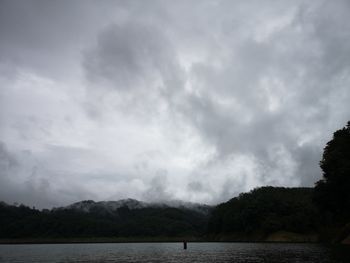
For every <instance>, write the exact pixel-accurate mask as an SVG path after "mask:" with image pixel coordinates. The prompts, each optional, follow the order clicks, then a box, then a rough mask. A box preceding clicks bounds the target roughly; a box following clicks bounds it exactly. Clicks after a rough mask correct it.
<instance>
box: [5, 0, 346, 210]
mask: <svg viewBox="0 0 350 263" xmlns="http://www.w3.org/2000/svg"><path fill="white" fill-rule="evenodd" d="M349 11H350V5H349V2H348V1H342V0H339V1H321V0H320V1H313V2H310V1H302V0H300V1H293V2H291V1H267V2H264V3H262V2H261V1H201V2H198V1H176V2H174V1H168V2H164V1H147V2H146V1H99V2H96V1H86V2H84V3H83V2H82V1H74V2H71V1H69V2H68V1H59V2H54V3H50V2H46V1H26V2H24V3H22V2H19V1H2V2H1V8H0V37H1V39H2V41H1V43H0V83H1V85H2V88H1V90H0V100H1V106H0V107H1V112H0V117H1V120H0V140H1V141H3V142H4V144H3V146H1V148H0V150H1V159H2V161H1V163H0V164H1V167H2V174H1V178H0V180H1V182H2V184H1V185H2V186H1V188H3V190H2V191H1V198H2V199H3V200H8V201H20V199H21V200H22V199H23V200H27V201H28V203H30V204H39V201H38V200H39V199H40V198H39V197H40V196H42V197H43V198H42V199H43V201H42V202H41V203H40V206H45V205H46V206H52V205H56V204H62V203H68V202H71V201H78V200H79V199H83V198H89V199H92V198H96V199H110V198H126V197H132V198H140V199H146V200H150V201H154V200H156V199H159V200H160V199H162V200H166V199H172V198H174V199H187V200H189V201H200V202H210V203H215V202H218V201H223V200H226V199H228V198H231V197H232V196H234V195H237V194H239V193H240V192H242V191H248V190H250V189H252V188H253V187H256V186H260V185H266V184H269V185H284V186H312V185H313V184H314V182H315V181H317V180H318V179H319V178H320V177H321V171H320V169H319V166H318V162H319V160H320V159H321V155H322V150H323V147H324V145H325V143H326V142H327V141H328V140H329V139H330V138H331V135H332V132H334V131H335V130H336V129H338V128H340V127H342V126H343V125H345V123H346V121H347V120H348V119H349V118H350V106H349V105H350V104H349V103H348V102H349V101H350V92H349V83H350V75H349V72H350V62H349V61H350V57H349V56H350V46H349V45H348V44H347V43H349V41H350V34H349V33H348V32H350V23H349V18H348V13H349ZM160 171H166V172H160ZM10 174H12V175H11V176H10ZM8 189H11V190H8ZM10 192H11V193H10ZM48 192H50V193H51V194H48ZM25 197H27V198H25Z"/></svg>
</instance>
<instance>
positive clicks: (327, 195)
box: [315, 121, 350, 223]
mask: <svg viewBox="0 0 350 263" xmlns="http://www.w3.org/2000/svg"><path fill="white" fill-rule="evenodd" d="M320 166H321V169H322V171H323V179H322V180H320V181H318V182H317V183H316V187H315V201H316V203H317V204H318V205H319V207H320V208H321V209H323V210H324V211H329V212H330V213H332V214H333V217H334V219H335V220H336V221H338V222H339V223H345V222H348V221H349V220H350V121H349V122H348V123H347V126H346V127H344V128H342V129H340V130H338V131H336V132H335V133H334V134H333V139H332V140H331V141H329V142H328V143H327V145H326V147H325V148H324V152H323V157H322V160H321V161H320Z"/></svg>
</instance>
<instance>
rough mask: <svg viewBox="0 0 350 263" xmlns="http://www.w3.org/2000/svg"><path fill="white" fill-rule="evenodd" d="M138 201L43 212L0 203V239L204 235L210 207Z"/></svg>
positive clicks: (83, 204)
mask: <svg viewBox="0 0 350 263" xmlns="http://www.w3.org/2000/svg"><path fill="white" fill-rule="evenodd" d="M138 202H139V201H136V200H132V199H126V201H125V200H124V201H122V202H118V201H116V202H113V201H111V203H109V202H107V203H105V202H101V203H100V202H94V201H92V200H88V201H82V202H78V203H75V204H72V205H70V206H67V207H61V208H54V209H52V210H48V209H44V210H42V211H40V210H37V209H34V208H29V207H26V206H24V205H20V206H12V205H8V204H5V203H3V202H2V203H0V238H23V237H31V238H37V237H41V238H42V237H50V238H52V237H55V238H56V237H179V236H190V237H198V236H202V235H204V233H205V232H206V226H207V221H208V216H209V215H208V212H206V213H204V212H203V211H205V210H206V209H208V211H209V209H210V207H209V206H206V205H203V209H202V210H200V211H198V208H200V207H201V205H196V209H191V208H187V207H185V206H184V203H183V204H182V205H181V206H179V207H178V208H176V207H170V206H168V205H165V204H164V205H160V204H157V205H151V204H147V203H143V204H142V203H141V202H140V204H139V203H138ZM146 204H147V205H146ZM112 205H114V206H112ZM191 205H192V206H195V205H194V204H191ZM111 207H112V208H113V209H111Z"/></svg>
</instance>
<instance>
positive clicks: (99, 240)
mask: <svg viewBox="0 0 350 263" xmlns="http://www.w3.org/2000/svg"><path fill="white" fill-rule="evenodd" d="M184 241H186V242H187V243H264V244H288V243H292V244H324V243H323V242H315V241H285V240H276V241H268V240H213V239H185V238H183V239H172V238H169V239H168V238H159V239H157V238H144V239H131V238H130V239H128V238H62V239H61V238H58V239H52V238H50V239H45V238H32V239H25V238H19V239H0V245H26V244H28V245H30V244H33V245H35V244H36V245H44V244H108V243H109V244H117V243H125V244H127V243H183V242H184Z"/></svg>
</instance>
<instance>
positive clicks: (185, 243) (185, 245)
mask: <svg viewBox="0 0 350 263" xmlns="http://www.w3.org/2000/svg"><path fill="white" fill-rule="evenodd" d="M184 249H187V242H186V241H184Z"/></svg>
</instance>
